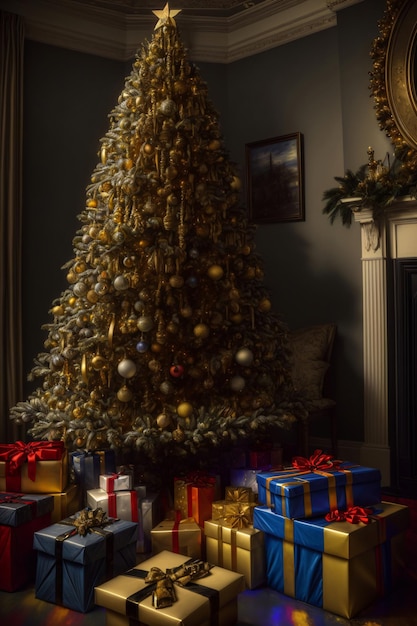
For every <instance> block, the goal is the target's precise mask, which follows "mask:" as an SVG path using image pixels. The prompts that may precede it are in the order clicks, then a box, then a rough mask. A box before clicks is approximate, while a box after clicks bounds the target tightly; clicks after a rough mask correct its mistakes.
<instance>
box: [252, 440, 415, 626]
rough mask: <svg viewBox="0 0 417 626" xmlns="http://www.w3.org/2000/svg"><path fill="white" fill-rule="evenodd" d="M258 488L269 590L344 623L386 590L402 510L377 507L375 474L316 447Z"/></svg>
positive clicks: (264, 475)
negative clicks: (345, 619) (343, 618)
mask: <svg viewBox="0 0 417 626" xmlns="http://www.w3.org/2000/svg"><path fill="white" fill-rule="evenodd" d="M257 483H258V500H259V503H260V505H259V506H257V507H255V510H254V520H253V525H254V528H256V529H258V530H261V531H263V533H264V540H265V556H266V582H267V585H268V586H269V587H271V588H272V589H275V590H276V591H279V592H281V593H284V594H285V595H288V596H290V597H293V598H296V599H297V600H302V601H304V602H307V603H308V604H312V605H314V606H318V607H321V608H323V609H325V610H327V611H331V612H332V613H335V614H337V615H340V616H342V617H345V618H349V619H350V618H352V617H354V616H355V615H357V613H359V611H361V610H362V609H364V608H365V607H367V606H368V605H369V604H371V603H372V602H373V601H374V600H376V599H377V598H378V597H381V596H383V595H385V594H386V593H387V592H388V591H389V590H390V589H391V588H392V586H393V584H394V583H395V581H396V579H398V577H399V572H400V571H401V568H402V566H403V565H404V557H405V532H406V530H407V527H408V525H409V510H408V507H405V506H400V505H396V504H390V503H387V502H381V476H380V472H379V470H377V469H373V468H368V467H362V466H359V465H354V464H351V463H348V462H341V461H335V460H334V459H333V457H332V456H330V455H326V454H323V453H322V452H321V450H316V452H315V453H314V454H313V455H312V456H311V457H310V458H309V459H306V458H303V457H295V458H294V460H293V465H292V467H291V468H288V469H285V470H283V471H281V472H271V471H270V472H261V473H259V474H257Z"/></svg>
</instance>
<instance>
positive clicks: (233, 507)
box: [211, 500, 256, 528]
mask: <svg viewBox="0 0 417 626" xmlns="http://www.w3.org/2000/svg"><path fill="white" fill-rule="evenodd" d="M255 506H256V502H234V501H233V500H217V501H216V502H213V504H212V506H211V511H212V517H211V519H213V520H215V521H218V522H221V523H222V524H223V525H224V526H229V527H230V528H246V527H248V526H251V525H252V523H253V510H254V508H255Z"/></svg>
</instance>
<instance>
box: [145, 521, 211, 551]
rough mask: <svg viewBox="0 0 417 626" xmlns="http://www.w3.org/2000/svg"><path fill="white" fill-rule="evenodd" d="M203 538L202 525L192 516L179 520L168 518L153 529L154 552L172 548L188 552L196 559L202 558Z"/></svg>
mask: <svg viewBox="0 0 417 626" xmlns="http://www.w3.org/2000/svg"><path fill="white" fill-rule="evenodd" d="M201 539H202V530H201V528H200V526H199V525H198V524H197V522H196V521H195V520H193V519H190V518H188V519H183V520H180V521H179V522H176V521H174V520H169V519H166V520H163V521H162V522H161V523H160V524H158V526H155V528H152V530H151V540H152V552H153V554H158V552H162V550H170V551H171V552H176V553H180V554H186V555H187V556H188V557H193V558H194V559H201Z"/></svg>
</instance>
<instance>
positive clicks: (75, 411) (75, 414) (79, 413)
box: [72, 406, 85, 420]
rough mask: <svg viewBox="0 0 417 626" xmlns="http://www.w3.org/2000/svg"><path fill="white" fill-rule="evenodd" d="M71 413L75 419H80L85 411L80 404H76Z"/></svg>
mask: <svg viewBox="0 0 417 626" xmlns="http://www.w3.org/2000/svg"><path fill="white" fill-rule="evenodd" d="M72 415H73V417H75V419H77V420H80V419H82V418H83V417H84V415H85V413H84V410H83V409H82V408H81V407H80V406H76V407H75V408H74V409H73V411H72Z"/></svg>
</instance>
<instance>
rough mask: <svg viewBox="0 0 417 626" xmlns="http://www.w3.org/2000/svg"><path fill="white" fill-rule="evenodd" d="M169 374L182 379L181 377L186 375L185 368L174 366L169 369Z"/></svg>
mask: <svg viewBox="0 0 417 626" xmlns="http://www.w3.org/2000/svg"><path fill="white" fill-rule="evenodd" d="M169 373H170V374H171V376H172V377H173V378H181V376H182V375H183V374H184V368H183V366H182V365H172V366H171V367H170V368H169Z"/></svg>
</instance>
